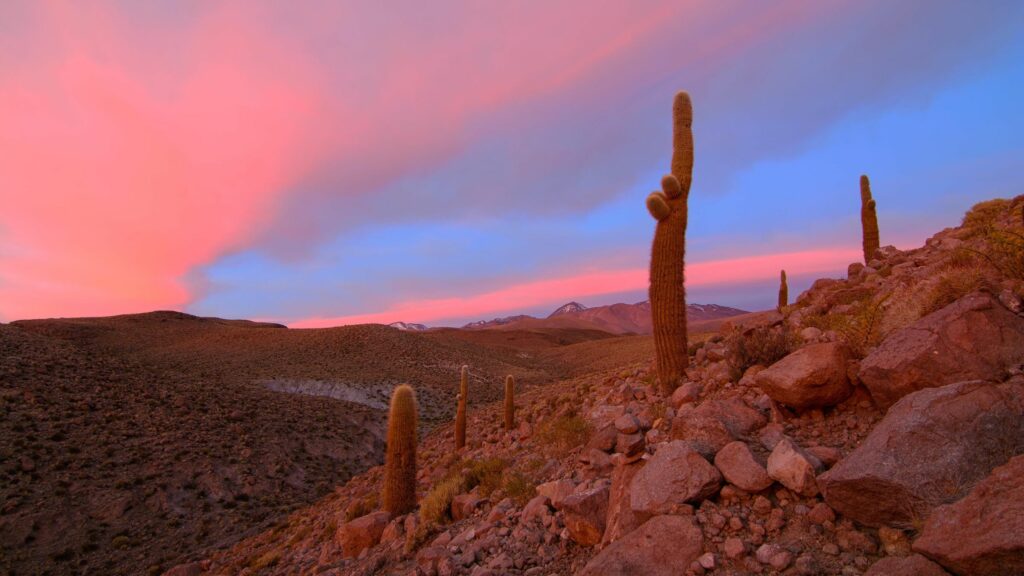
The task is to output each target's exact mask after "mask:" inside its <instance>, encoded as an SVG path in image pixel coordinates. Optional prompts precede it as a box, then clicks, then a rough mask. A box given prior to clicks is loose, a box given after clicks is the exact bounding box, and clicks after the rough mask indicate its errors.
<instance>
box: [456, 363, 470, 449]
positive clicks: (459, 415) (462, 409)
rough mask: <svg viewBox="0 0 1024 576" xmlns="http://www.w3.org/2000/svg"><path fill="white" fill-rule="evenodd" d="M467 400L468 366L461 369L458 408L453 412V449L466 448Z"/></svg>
mask: <svg viewBox="0 0 1024 576" xmlns="http://www.w3.org/2000/svg"><path fill="white" fill-rule="evenodd" d="M468 398H469V366H463V367H462V382H461V383H460V384H459V407H458V408H457V409H456V410H455V449H456V450H461V449H462V448H463V447H465V446H466V400H467V399H468Z"/></svg>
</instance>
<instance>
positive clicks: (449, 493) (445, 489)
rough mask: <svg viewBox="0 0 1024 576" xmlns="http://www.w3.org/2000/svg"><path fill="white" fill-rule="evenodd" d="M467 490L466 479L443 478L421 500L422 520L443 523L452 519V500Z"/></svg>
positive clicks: (455, 477) (432, 523)
mask: <svg viewBox="0 0 1024 576" xmlns="http://www.w3.org/2000/svg"><path fill="white" fill-rule="evenodd" d="M465 491H466V480H465V478H463V477H462V476H453V477H449V478H445V479H444V480H441V481H440V482H438V483H437V484H434V486H433V487H432V488H431V489H430V492H428V493H427V495H426V496H424V497H423V500H421V501H420V522H421V523H423V524H425V525H436V524H441V523H443V522H445V521H447V520H450V519H451V510H452V500H454V499H455V497H456V496H458V495H459V494H462V493H463V492H465Z"/></svg>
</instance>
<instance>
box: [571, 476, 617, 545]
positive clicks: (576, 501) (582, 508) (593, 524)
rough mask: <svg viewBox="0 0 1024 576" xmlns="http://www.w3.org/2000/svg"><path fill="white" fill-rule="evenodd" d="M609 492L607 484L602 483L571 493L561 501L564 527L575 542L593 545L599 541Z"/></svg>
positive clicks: (605, 517)
mask: <svg viewBox="0 0 1024 576" xmlns="http://www.w3.org/2000/svg"><path fill="white" fill-rule="evenodd" d="M610 492H611V490H610V489H609V487H608V485H607V484H602V485H601V486H600V487H597V488H591V489H590V490H584V491H583V492H579V493H577V494H573V495H572V496H569V497H568V498H566V499H565V500H564V501H563V502H562V511H563V512H564V513H565V527H566V528H567V529H568V530H569V537H570V538H572V539H573V540H574V541H576V543H578V544H580V545H582V546H594V545H596V544H598V543H599V542H601V536H603V535H604V529H605V521H606V519H607V516H608V497H609V494H610Z"/></svg>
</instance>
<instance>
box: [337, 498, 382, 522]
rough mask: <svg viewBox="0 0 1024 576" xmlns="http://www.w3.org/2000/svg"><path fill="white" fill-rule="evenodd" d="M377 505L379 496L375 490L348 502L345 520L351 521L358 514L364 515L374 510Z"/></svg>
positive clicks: (358, 515) (357, 516)
mask: <svg viewBox="0 0 1024 576" xmlns="http://www.w3.org/2000/svg"><path fill="white" fill-rule="evenodd" d="M379 505H380V496H379V495H378V494H377V493H376V492H374V493H372V494H369V495H367V496H364V497H363V498H360V499H359V500H356V501H355V502H353V503H351V504H349V506H348V508H346V509H345V521H346V522H351V521H352V520H355V519H356V518H359V517H360V516H366V515H367V514H369V513H370V512H373V511H374V510H376V509H377V507H378V506H379Z"/></svg>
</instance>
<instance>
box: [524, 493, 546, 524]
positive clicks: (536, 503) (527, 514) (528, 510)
mask: <svg viewBox="0 0 1024 576" xmlns="http://www.w3.org/2000/svg"><path fill="white" fill-rule="evenodd" d="M550 505H551V499H550V498H548V497H547V496H544V495H543V494H541V495H538V496H534V497H533V498H532V499H531V500H530V501H529V502H527V503H526V506H523V515H522V520H523V522H529V521H530V520H533V519H535V518H536V519H539V520H543V519H544V517H545V516H548V515H550V514H551V509H550V508H549V506H550Z"/></svg>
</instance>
